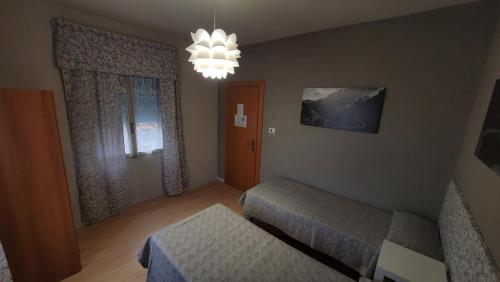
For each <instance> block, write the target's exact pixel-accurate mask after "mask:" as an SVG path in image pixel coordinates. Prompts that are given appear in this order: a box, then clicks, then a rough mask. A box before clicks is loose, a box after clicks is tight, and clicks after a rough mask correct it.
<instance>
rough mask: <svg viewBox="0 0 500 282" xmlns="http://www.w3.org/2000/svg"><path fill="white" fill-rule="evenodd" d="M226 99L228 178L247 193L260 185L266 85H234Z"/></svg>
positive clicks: (257, 83)
mask: <svg viewBox="0 0 500 282" xmlns="http://www.w3.org/2000/svg"><path fill="white" fill-rule="evenodd" d="M226 99H227V100H226V101H227V102H226V127H225V132H226V146H225V150H224V152H225V174H224V178H225V182H226V184H228V185H231V186H233V187H235V188H237V189H240V190H242V191H246V190H248V189H250V188H252V187H253V186H255V185H256V184H258V183H259V176H260V175H259V172H260V147H261V135H262V112H263V105H264V81H243V82H230V83H228V85H227V88H226ZM238 109H239V110H238ZM243 119H246V124H245V122H243Z"/></svg>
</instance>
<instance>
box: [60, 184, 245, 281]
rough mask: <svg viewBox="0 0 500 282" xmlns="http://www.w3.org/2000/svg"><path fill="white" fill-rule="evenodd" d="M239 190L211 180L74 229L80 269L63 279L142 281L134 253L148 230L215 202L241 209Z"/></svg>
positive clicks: (158, 227)
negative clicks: (75, 230)
mask: <svg viewBox="0 0 500 282" xmlns="http://www.w3.org/2000/svg"><path fill="white" fill-rule="evenodd" d="M241 195H242V192H240V191H239V190H236V189H234V188H232V187H230V186H227V185H225V184H223V183H221V182H213V183H210V184H207V185H204V186H203V187H200V188H198V189H195V190H191V191H187V192H186V193H184V194H182V195H180V196H176V197H166V196H165V197H160V198H156V199H152V200H148V201H146V202H142V203H140V204H137V205H134V206H131V207H130V208H129V210H128V211H127V212H126V213H125V214H123V215H119V216H115V217H113V218H110V219H108V220H105V221H103V222H100V223H97V224H94V225H91V226H86V227H83V228H80V229H79V230H78V231H77V234H78V244H79V247H80V256H81V259H82V267H83V269H82V271H81V272H79V273H77V274H75V275H73V276H71V277H69V278H67V279H66V280H64V281H145V279H146V270H145V269H143V268H142V267H141V266H140V265H139V263H138V262H137V254H138V252H139V250H140V249H141V247H142V246H143V244H144V242H145V240H146V238H147V237H148V235H149V234H151V233H153V232H155V231H156V230H159V229H161V228H163V227H165V226H166V225H169V224H171V223H174V222H176V221H179V220H180V219H182V218H184V217H187V216H189V215H191V214H194V213H196V212H198V211H200V210H202V209H204V208H207V207H209V206H211V205H213V204H215V203H222V204H224V205H226V206H227V207H229V208H231V209H233V210H234V211H236V212H238V213H241V212H242V209H241V206H240V205H239V203H238V199H239V197H240V196H241Z"/></svg>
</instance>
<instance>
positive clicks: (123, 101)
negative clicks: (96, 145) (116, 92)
mask: <svg viewBox="0 0 500 282" xmlns="http://www.w3.org/2000/svg"><path fill="white" fill-rule="evenodd" d="M124 80H125V79H124V78H123V79H120V82H121V85H122V86H123V87H122V89H123V90H122V92H121V93H120V107H121V113H122V125H123V143H124V145H125V154H127V155H130V154H131V153H132V144H131V140H130V138H131V136H130V131H129V124H130V121H129V116H128V109H127V97H126V91H127V90H126V87H125V83H126V82H125V81H124Z"/></svg>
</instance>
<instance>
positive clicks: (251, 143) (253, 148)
mask: <svg viewBox="0 0 500 282" xmlns="http://www.w3.org/2000/svg"><path fill="white" fill-rule="evenodd" d="M247 145H248V146H250V147H251V148H252V152H255V140H254V139H252V141H249V142H247Z"/></svg>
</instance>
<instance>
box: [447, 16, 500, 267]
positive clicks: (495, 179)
mask: <svg viewBox="0 0 500 282" xmlns="http://www.w3.org/2000/svg"><path fill="white" fill-rule="evenodd" d="M499 15H500V13H499ZM497 19H498V20H497V25H496V29H495V32H494V36H493V42H492V44H491V47H490V51H489V55H488V59H487V62H486V65H485V68H484V71H483V76H482V78H481V82H480V85H479V87H478V90H477V91H476V93H477V96H476V100H475V103H474V108H473V110H472V114H471V117H470V120H469V125H468V128H467V132H466V134H465V138H464V143H463V146H462V151H461V153H460V158H459V160H458V163H457V168H456V170H455V178H456V181H457V183H458V187H459V189H460V191H461V192H462V195H463V196H464V197H465V200H466V202H467V203H468V204H469V206H470V209H471V211H472V213H473V215H474V218H475V219H476V221H477V223H478V225H479V228H480V229H481V232H482V234H483V236H484V238H485V240H486V242H487V244H488V246H489V247H490V250H491V251H492V253H493V256H494V257H495V259H496V261H497V264H500V240H499V238H500V211H499V207H500V176H498V175H496V174H495V173H494V172H493V171H492V170H491V169H489V168H488V167H487V166H486V165H485V164H484V163H482V162H481V161H480V160H479V159H478V158H477V157H476V156H475V155H474V150H475V148H476V144H477V140H478V138H479V132H480V131H481V127H482V125H483V121H484V117H485V116H486V111H487V109H488V105H489V103H490V98H491V94H492V93H493V87H494V85H495V80H497V79H499V78H500V16H499V17H498V18H497Z"/></svg>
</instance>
